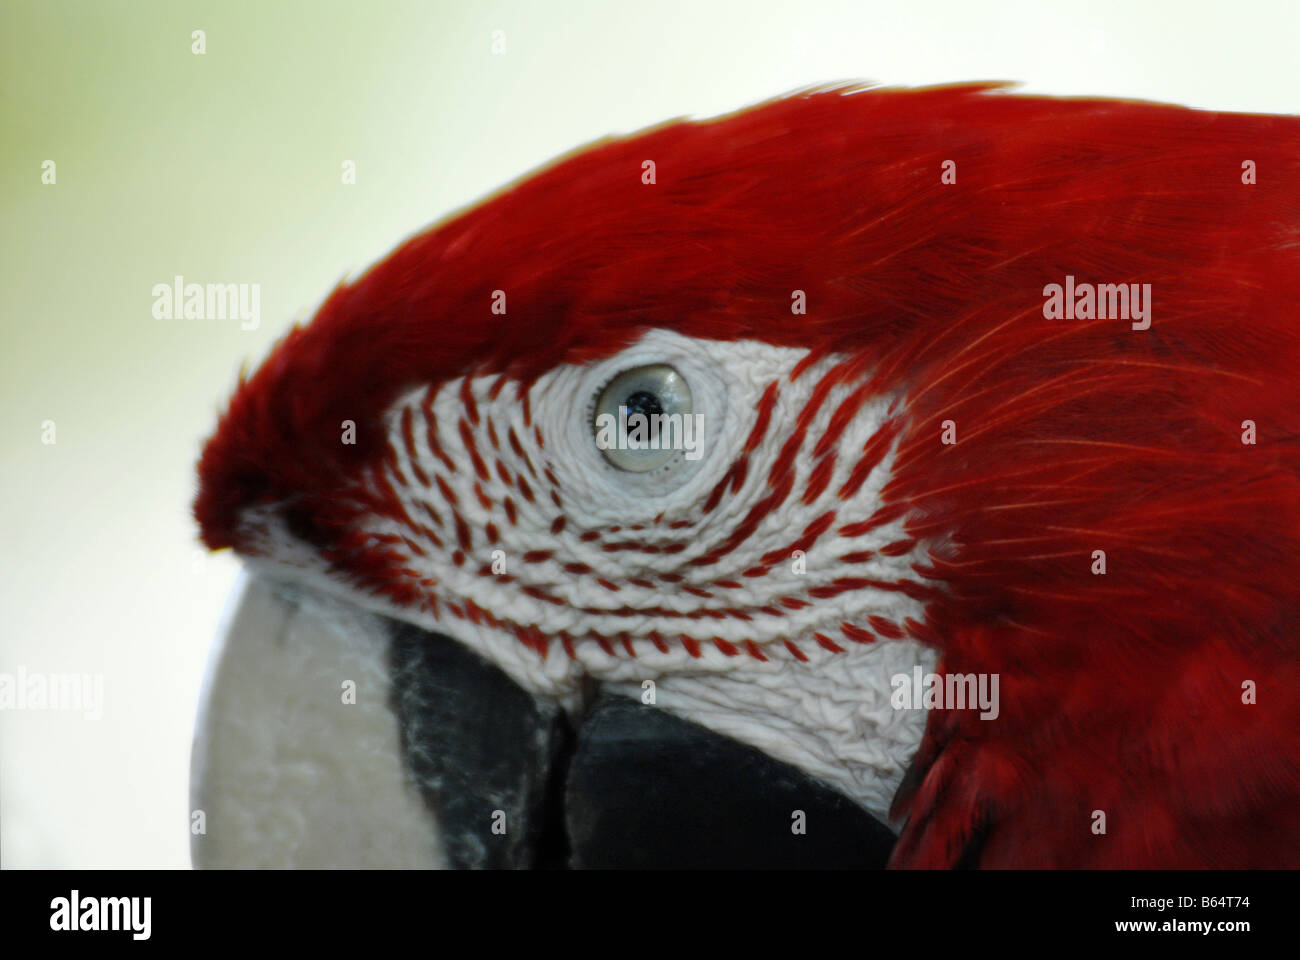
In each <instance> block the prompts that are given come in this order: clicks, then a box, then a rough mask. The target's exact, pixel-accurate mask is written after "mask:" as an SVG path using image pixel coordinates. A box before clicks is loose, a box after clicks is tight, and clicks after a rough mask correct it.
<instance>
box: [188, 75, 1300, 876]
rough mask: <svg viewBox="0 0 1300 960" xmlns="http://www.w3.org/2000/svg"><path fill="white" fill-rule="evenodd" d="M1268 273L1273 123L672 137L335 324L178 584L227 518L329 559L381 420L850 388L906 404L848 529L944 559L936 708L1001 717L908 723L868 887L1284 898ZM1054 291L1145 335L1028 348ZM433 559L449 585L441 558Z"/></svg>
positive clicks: (426, 237)
mask: <svg viewBox="0 0 1300 960" xmlns="http://www.w3.org/2000/svg"><path fill="white" fill-rule="evenodd" d="M645 160H654V161H655V164H656V167H657V183H656V184H655V185H653V186H647V185H643V184H642V183H641V181H640V170H641V164H642V162H643V161H645ZM947 160H952V161H954V162H955V163H956V171H957V182H956V183H955V184H944V183H942V182H941V179H940V173H941V165H942V164H943V163H944V162H945V161H947ZM1246 160H1250V161H1253V162H1254V164H1255V166H1256V168H1257V170H1258V182H1257V183H1255V184H1251V185H1247V184H1243V182H1242V164H1243V161H1246ZM1298 261H1300V121H1298V120H1296V119H1294V118H1289V117H1268V116H1250V115H1240V114H1212V113H1203V112H1197V111H1190V110H1186V109H1182V108H1176V107H1167V106H1158V105H1151V104H1140V103H1131V102H1113V101H1097V100H1054V99H1047V98H1034V97H1015V96H1009V95H1006V94H1003V93H999V92H996V91H994V90H992V89H990V88H989V87H987V86H971V87H963V88H942V89H927V90H917V91H884V90H882V91H865V92H864V91H857V92H852V93H845V92H841V91H831V92H820V93H814V94H808V95H801V96H796V97H792V98H788V99H784V100H779V101H776V102H773V103H769V104H765V105H763V106H760V107H757V108H754V109H752V110H748V111H745V112H742V113H739V114H736V115H733V116H729V117H725V118H721V119H718V120H712V121H707V122H701V123H674V124H670V125H667V126H664V127H661V128H658V129H656V130H653V131H651V132H649V133H646V134H643V135H641V136H638V137H635V138H632V139H628V140H621V141H617V142H612V143H606V144H602V145H599V146H596V147H594V148H592V149H590V150H588V151H586V152H584V153H581V154H579V155H577V156H575V157H573V158H571V159H568V160H565V161H564V162H562V163H559V164H557V165H556V166H554V167H552V168H550V169H548V170H546V171H545V172H543V173H541V174H539V175H537V176H535V177H533V178H531V179H528V180H525V181H523V182H522V183H520V184H518V185H516V186H514V187H512V188H511V189H510V190H508V191H507V192H505V193H503V194H502V195H500V196H498V197H497V198H495V199H493V200H491V201H490V202H488V203H486V204H484V205H482V206H480V207H478V208H476V209H474V210H472V211H470V212H469V213H466V214H464V215H463V216H460V217H458V218H456V219H454V220H452V221H450V222H449V223H447V224H445V225H442V226H439V227H436V228H434V229H432V230H430V231H429V232H427V233H425V234H422V235H420V236H418V237H416V238H414V239H413V240H411V241H409V242H408V243H406V244H405V245H403V246H402V247H401V248H399V249H398V250H397V251H396V252H394V253H393V254H392V255H391V256H390V257H389V258H388V259H387V260H385V261H384V262H382V263H381V264H379V265H378V266H376V267H374V268H373V269H372V270H371V271H369V272H368V273H367V274H366V275H365V276H363V277H362V278H361V279H360V280H358V281H357V282H356V283H354V284H351V285H348V286H344V287H340V288H339V289H338V290H336V291H335V292H334V293H333V294H332V295H331V296H330V298H329V299H328V300H327V301H326V303H325V304H324V305H323V306H322V308H321V310H320V311H319V313H318V315H317V317H316V319H315V320H314V321H313V323H312V324H311V325H310V326H308V327H306V328H303V329H298V330H295V331H293V332H292V333H291V334H290V335H289V336H288V337H287V338H286V339H285V341H284V342H283V343H282V344H280V346H279V347H278V348H277V350H276V351H275V352H274V353H273V355H272V356H271V358H270V359H269V360H268V361H267V362H266V363H265V364H264V365H263V366H262V368H261V369H260V370H259V371H258V372H257V373H256V374H255V375H254V376H253V377H252V378H251V379H250V380H248V381H247V382H245V383H242V384H241V385H240V388H239V389H238V391H237V392H236V395H235V397H234V399H233V400H232V401H231V405H230V409H229V411H228V412H227V414H226V415H225V416H224V417H223V419H222V422H221V425H220V427H219V429H218V431H217V433H216V435H215V436H214V437H213V439H212V440H211V441H210V442H209V444H208V446H207V447H206V449H205V451H204V454H203V458H202V461H201V464H200V490H199V496H198V500H197V503H196V507H195V511H196V515H197V517H198V519H199V522H200V524H201V527H202V530H203V536H204V539H205V541H206V542H207V543H208V545H209V546H211V547H213V548H218V547H224V546H236V547H238V546H239V545H240V542H239V541H240V531H239V524H238V520H239V516H240V513H241V511H243V510H245V509H246V508H248V507H250V506H253V505H257V504H261V503H281V502H284V503H286V506H285V507H284V508H283V510H284V512H285V515H286V517H287V518H288V519H289V521H290V525H291V528H292V529H293V530H294V531H295V532H296V533H298V534H299V535H300V536H302V537H303V538H304V539H305V540H307V541H308V542H311V543H313V544H315V545H316V546H317V547H319V548H320V549H322V550H324V551H330V550H332V551H345V550H346V549H347V548H348V547H349V546H354V545H350V544H349V542H348V537H349V523H350V522H351V520H352V519H353V518H355V516H356V513H357V512H358V511H360V510H367V509H379V508H383V509H391V506H384V505H379V506H378V507H377V506H376V505H374V504H366V503H356V502H351V503H343V502H340V500H339V498H338V497H337V496H336V493H337V491H340V490H343V489H347V488H349V487H350V486H351V485H352V481H353V480H354V479H355V478H356V477H357V476H359V475H361V473H362V471H364V470H367V469H371V468H373V467H374V466H375V465H376V464H377V463H380V462H382V461H383V460H384V458H385V457H386V456H387V453H386V450H385V444H386V442H387V437H386V435H385V432H384V430H383V429H382V427H381V426H380V417H381V415H382V413H383V411H384V410H385V409H387V408H388V406H389V405H390V404H391V403H392V401H393V400H394V399H395V398H396V397H397V396H398V395H399V394H400V393H401V392H402V391H404V390H406V389H408V388H410V387H413V386H416V385H420V384H430V383H432V384H439V383H442V382H445V381H446V380H448V379H451V378H454V377H458V376H462V375H465V374H466V373H468V372H475V373H478V374H492V373H503V374H508V375H509V376H510V377H511V378H512V379H515V380H517V381H519V382H520V383H522V384H527V383H530V382H531V381H532V380H533V379H534V378H536V377H537V376H539V375H540V374H541V373H543V372H545V371H546V370H548V369H551V368H552V367H554V366H556V365H557V364H561V363H581V362H586V361H592V360H596V359H599V358H603V357H607V356H609V355H611V354H612V353H614V352H616V351H617V350H618V349H620V348H621V347H623V346H624V345H626V344H627V343H628V342H630V341H631V340H633V339H635V338H636V337H637V336H638V334H639V333H640V332H641V331H642V330H644V329H646V328H651V327H663V328H667V329H672V330H676V331H678V332H680V333H683V334H686V335H689V336H693V337H700V338H713V339H723V340H733V339H742V338H751V339H757V340H761V341H765V342H768V343H772V344H776V345H781V346H792V347H803V348H807V349H810V350H811V351H812V357H810V361H809V362H811V360H812V359H813V358H817V357H824V356H828V355H833V354H843V355H846V356H848V357H850V358H857V359H858V360H859V361H860V364H861V367H862V368H864V369H865V368H869V369H870V370H871V371H872V373H871V379H870V381H869V382H868V383H866V384H865V385H862V386H861V389H862V391H863V394H862V395H863V396H864V397H865V396H868V395H870V394H872V393H875V392H883V391H887V390H888V391H892V390H901V391H903V392H904V393H905V396H906V413H907V420H906V423H900V424H895V425H893V426H891V429H898V430H900V431H901V435H900V444H901V446H900V451H899V457H898V460H897V463H896V465H895V470H894V477H893V480H892V482H891V485H890V487H889V488H888V489H887V491H886V500H887V504H886V507H885V509H890V510H895V511H907V512H908V515H909V516H910V517H911V520H910V525H909V531H908V532H909V534H910V535H912V536H913V537H916V538H925V537H939V538H942V539H944V540H945V541H947V542H949V543H951V550H950V551H948V552H947V553H945V554H944V555H942V556H936V557H934V558H933V560H932V568H931V569H929V570H927V571H925V572H926V573H928V574H929V575H931V576H933V577H935V578H938V579H942V580H944V581H946V582H947V584H948V585H949V588H950V594H949V595H948V596H947V597H946V598H945V599H943V600H939V601H935V602H932V603H931V605H930V607H929V611H928V622H927V624H925V625H924V628H925V630H926V634H927V636H928V637H930V639H931V640H932V642H934V643H935V644H936V645H938V646H939V647H940V649H941V651H942V655H943V658H944V668H945V669H946V670H950V671H953V672H958V673H968V672H975V673H980V672H995V673H998V674H999V675H1000V677H1001V701H1002V707H1001V715H1000V716H999V718H998V720H997V721H981V720H979V719H978V714H977V713H975V712H971V713H961V712H936V713H935V714H933V715H932V716H931V718H930V724H929V728H928V732H927V737H926V741H925V743H924V744H923V747H922V750H921V753H920V755H919V757H918V759H917V763H916V765H915V769H914V771H913V774H912V776H911V777H910V778H909V783H908V784H906V785H905V788H904V790H903V791H901V792H900V795H899V798H898V800H897V803H896V811H897V812H898V813H899V814H900V815H905V816H908V817H909V822H908V826H907V829H906V831H905V833H904V835H903V838H902V841H901V842H900V844H899V847H898V849H897V851H896V854H895V860H896V863H898V864H900V865H916V866H929V865H945V864H951V863H954V862H958V861H962V862H976V863H984V864H995V865H996V864H1011V863H1023V862H1038V863H1045V864H1059V865H1094V864H1123V863H1141V864H1171V865H1176V864H1185V865H1215V864H1241V863H1263V864H1284V863H1285V864H1292V865H1295V864H1296V863H1297V861H1300V850H1298V849H1297V845H1298V844H1300V839H1297V838H1300V799H1298V798H1300V733H1298V732H1297V731H1300V698H1297V697H1296V694H1295V691H1296V690H1297V689H1300V656H1297V625H1298V624H1300V617H1298V616H1297V598H1296V583H1297V581H1298V580H1300V577H1298V574H1300V482H1298V479H1297V478H1298V477H1300V406H1298V405H1297V400H1298V399H1300V396H1298V395H1300V390H1298V389H1297V386H1298V384H1297V376H1298V375H1297V371H1298V370H1300V325H1298V324H1297V320H1296V303H1297V302H1298V301H1300V269H1298V267H1300V262H1298ZM1067 275H1070V276H1074V277H1077V278H1079V280H1080V281H1081V282H1099V283H1102V282H1104V283H1129V282H1132V283H1149V284H1151V285H1152V293H1153V295H1152V300H1153V304H1154V307H1153V312H1152V325H1151V328H1150V329H1149V330H1146V331H1134V330H1131V329H1130V327H1129V324H1128V323H1126V322H1117V321H1095V320H1046V319H1044V317H1043V312H1042V307H1043V294H1042V291H1043V287H1044V286H1045V285H1046V284H1049V283H1061V282H1062V281H1063V278H1064V277H1066V276H1067ZM496 289H503V290H506V291H508V295H509V304H510V307H509V309H510V313H509V316H508V317H494V316H492V315H491V314H490V313H489V310H488V306H489V304H490V302H491V294H492V291H493V290H496ZM795 289H800V290H804V291H805V292H806V294H807V299H808V304H809V309H808V315H807V316H806V317H792V316H790V313H789V304H790V295H791V291H792V290H795ZM466 416H467V417H470V416H472V412H471V411H469V410H467V411H466ZM345 419H351V420H354V421H356V423H357V438H358V443H357V444H356V445H355V446H345V445H342V444H340V443H339V442H338V431H339V425H340V423H341V421H343V420H345ZM427 419H428V420H429V426H428V429H429V431H430V439H429V445H430V447H431V448H432V449H433V450H434V451H435V452H436V451H437V450H438V449H439V447H438V446H436V445H435V444H436V437H435V436H434V435H433V432H434V431H436V429H437V427H436V426H434V425H433V424H432V418H431V417H429V418H427ZM1247 419H1250V420H1253V421H1255V423H1256V424H1258V430H1259V442H1258V443H1257V444H1255V445H1250V446H1248V445H1243V444H1242V442H1241V439H1240V437H1241V423H1242V421H1243V420H1247ZM945 420H952V421H954V422H955V424H956V428H957V431H958V442H957V443H956V444H955V445H952V446H945V445H942V444H940V442H939V436H940V429H941V424H942V423H943V421H945ZM418 426H420V425H417V428H418ZM445 426H446V425H444V427H445ZM843 426H844V424H843V423H836V424H835V425H834V427H833V428H835V429H843ZM781 427H782V429H783V430H790V429H794V426H793V425H781ZM450 429H455V427H454V426H452V427H450ZM502 442H503V443H505V444H507V445H511V446H514V445H517V444H518V438H510V437H506V438H502ZM827 448H829V444H827ZM480 452H483V451H480ZM877 452H879V451H877ZM445 465H446V466H447V467H448V469H450V470H453V471H454V470H455V469H456V467H455V466H454V465H453V464H452V463H450V462H448V463H446V464H445ZM487 466H488V463H487V462H485V463H484V468H485V469H486V467H487ZM475 468H476V467H475ZM520 479H521V480H522V475H520ZM523 482H524V483H528V484H529V487H528V489H529V490H530V491H531V490H532V487H533V485H537V486H538V488H539V490H540V489H542V488H544V486H545V485H544V483H541V482H540V481H538V479H537V477H536V476H535V475H534V476H533V477H531V479H529V480H524V481H523ZM521 491H522V487H521ZM802 493H803V491H797V492H796V494H797V495H802ZM725 495H726V494H725V491H723V492H722V493H720V494H719V496H725ZM521 496H523V494H522V492H521ZM452 507H454V504H451V505H449V507H448V513H449V514H450V513H451V508H452ZM447 519H448V520H449V521H450V519H451V518H450V516H449V517H448V518H447ZM855 519H858V518H855ZM412 522H421V523H422V522H424V521H423V519H419V518H414V519H413V521H412ZM434 526H435V527H436V528H437V530H438V531H441V534H440V535H441V537H442V538H443V539H444V540H445V541H447V543H448V546H449V548H453V549H454V544H455V541H456V531H455V527H454V522H453V526H452V527H451V528H448V527H446V526H440V525H437V524H434ZM1097 549H1103V550H1105V551H1106V554H1107V562H1108V572H1107V574H1106V575H1105V576H1093V575H1091V573H1090V572H1089V567H1090V563H1091V555H1092V551H1094V550H1097ZM395 556H398V555H397V554H395ZM395 562H396V561H395ZM838 639H841V638H829V637H825V636H818V637H817V638H815V640H816V642H817V644H818V645H820V646H822V647H825V648H826V649H839V644H838V643H837V642H836V640H838ZM1248 680H1249V681H1253V682H1254V683H1255V684H1257V686H1258V693H1257V699H1258V703H1257V704H1255V705H1244V704H1242V702H1241V700H1242V697H1241V686H1242V683H1243V682H1245V681H1248ZM1097 810H1101V811H1103V812H1105V814H1106V817H1107V820H1108V831H1107V833H1106V834H1104V835H1099V834H1094V833H1093V832H1092V830H1091V826H1092V824H1093V823H1094V822H1095V820H1094V817H1093V813H1094V811H1097Z"/></svg>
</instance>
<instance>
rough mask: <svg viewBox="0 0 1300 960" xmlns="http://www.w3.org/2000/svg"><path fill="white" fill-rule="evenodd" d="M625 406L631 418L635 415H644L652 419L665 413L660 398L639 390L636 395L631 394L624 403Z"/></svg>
mask: <svg viewBox="0 0 1300 960" xmlns="http://www.w3.org/2000/svg"><path fill="white" fill-rule="evenodd" d="M623 406H625V407H627V415H628V416H629V417H630V416H632V414H634V413H642V414H645V415H646V416H647V417H652V416H655V415H657V414H662V413H663V412H664V408H663V405H662V404H661V403H660V402H659V398H658V397H657V396H655V395H654V394H653V393H650V392H648V391H646V390H638V391H637V392H636V393H629V394H628V395H627V399H626V400H624V401H623Z"/></svg>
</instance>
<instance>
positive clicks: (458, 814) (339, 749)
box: [191, 573, 896, 868]
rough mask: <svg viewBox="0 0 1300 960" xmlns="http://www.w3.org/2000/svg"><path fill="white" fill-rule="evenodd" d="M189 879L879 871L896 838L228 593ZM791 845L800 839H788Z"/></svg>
mask: <svg viewBox="0 0 1300 960" xmlns="http://www.w3.org/2000/svg"><path fill="white" fill-rule="evenodd" d="M191 798H192V814H191V824H192V826H191V833H192V842H191V853H192V858H193V862H194V865H195V866H196V867H204V868H209V867H216V868H221V867H267V868H282V867H308V868H310V867H340V868H358V867H361V868H367V867H371V868H373V867H384V868H436V867H453V868H527V867H535V868H564V867H597V868H610V867H614V868H617V867H641V868H683V867H686V868H691V867H703V868H764V867H774V868H792V867H793V868H798V867H817V868H845V867H882V866H884V865H885V863H886V861H887V860H888V857H889V853H890V851H891V850H892V848H893V845H894V842H895V839H896V838H895V836H894V833H893V832H892V831H891V830H890V829H889V828H888V827H887V826H885V825H884V824H882V823H880V822H878V821H877V820H875V819H874V818H873V817H872V816H871V815H870V814H868V813H867V812H866V811H865V810H863V809H862V808H861V807H860V806H859V805H858V804H856V803H854V802H852V801H851V800H849V799H847V798H845V797H844V796H842V795H840V794H839V793H838V792H836V791H835V790H833V789H831V788H830V787H828V786H825V785H823V784H821V783H820V782H818V781H816V780H814V779H812V778H811V777H809V776H808V775H806V774H804V773H803V772H802V771H800V770H798V769H797V768H795V767H792V766H790V765H788V764H785V763H782V762H780V761H777V760H774V759H772V758H771V757H769V756H768V755H767V754H765V753H763V752H762V751H761V750H758V749H756V748H754V747H751V746H748V745H744V744H741V743H738V742H736V741H734V740H731V739H729V738H727V737H725V736H722V735H720V734H718V733H715V732H713V731H710V730H708V729H706V728H704V727H702V726H699V725H696V724H694V723H690V722H688V721H686V720H683V719H680V718H678V717H676V716H673V715H672V714H670V713H668V712H666V711H664V710H662V709H658V708H656V707H655V706H653V705H645V704H642V703H641V702H639V701H637V700H632V699H629V698H627V697H625V696H621V695H613V694H609V693H605V692H602V691H600V690H599V689H594V690H592V691H591V692H590V696H589V698H588V702H587V704H586V706H585V707H584V708H583V710H582V712H581V715H576V716H575V715H570V714H566V713H565V712H564V711H563V710H562V709H561V708H560V707H559V706H558V705H556V704H555V703H553V702H551V701H550V700H548V699H545V698H540V697H535V696H533V695H532V694H530V693H528V692H527V691H525V690H523V689H522V688H521V687H519V686H518V685H517V684H515V683H514V681H513V680H511V679H510V678H509V677H507V676H506V675H505V674H504V673H503V672H502V671H500V670H499V669H498V668H496V667H495V666H493V665H492V664H490V663H488V662H487V661H485V660H483V659H482V658H480V657H478V656H477V655H476V654H474V653H473V652H472V651H470V650H468V649H467V648H465V647H464V646H462V645H461V644H460V643H458V642H456V641H455V640H454V639H452V638H450V637H447V636H443V635H441V634H437V633H431V632H429V631H426V630H423V629H421V628H419V627H416V626H413V625H411V624H408V623H404V622H401V621H397V620H394V619H390V618H388V617H385V616H382V615H379V614H375V613H371V612H367V611H363V610H361V609H359V608H357V607H355V606H352V605H351V604H348V603H347V602H345V601H342V600H338V599H335V598H332V597H328V596H325V595H324V594H321V593H317V592H316V591H313V590H311V589H308V588H304V587H302V586H299V585H291V584H287V583H281V582H278V581H274V580H271V579H268V578H266V577H264V576H262V575H254V574H248V573H245V574H243V575H241V579H240V582H239V583H238V585H237V587H236V590H235V594H234V596H233V598H232V605H231V607H230V609H229V611H228V613H227V616H226V618H225V622H224V623H223V625H222V628H221V634H220V636H219V638H218V642H217V644H216V647H215V649H214V652H213V657H212V660H211V663H210V666H209V670H208V676H207V679H206V682H205V685H204V692H203V696H202V702H201V705H200V711H199V719H198V726H197V730H196V733H195V740H194V752H193V758H192V766H191ZM800 825H801V826H802V829H799V826H800Z"/></svg>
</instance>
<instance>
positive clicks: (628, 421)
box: [591, 363, 694, 473]
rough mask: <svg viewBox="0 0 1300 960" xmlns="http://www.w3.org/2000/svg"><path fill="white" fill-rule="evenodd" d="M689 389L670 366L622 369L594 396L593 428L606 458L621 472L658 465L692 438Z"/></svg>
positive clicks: (656, 365) (669, 458) (597, 442)
mask: <svg viewBox="0 0 1300 960" xmlns="http://www.w3.org/2000/svg"><path fill="white" fill-rule="evenodd" d="M691 413H692V409H691V388H690V387H689V386H687V385H686V381H685V380H684V379H683V378H682V375H681V374H680V373H678V372H677V371H676V370H674V369H673V368H672V367H670V366H668V365H666V364H662V363H657V364H651V365H650V366H645V367H636V368H634V369H632V370H625V371H623V372H622V373H620V374H619V375H618V376H616V377H615V378H614V379H613V380H611V381H610V382H609V383H608V384H607V385H606V386H605V389H603V390H602V391H601V392H600V396H599V397H597V399H596V407H595V411H594V414H593V416H592V424H591V427H592V432H593V433H594V434H595V437H596V446H597V447H598V448H599V449H600V452H601V454H603V455H604V457H605V459H606V460H608V461H609V462H610V463H611V464H613V465H614V466H615V467H617V468H618V469H620V470H627V471H630V472H632V473H645V472H646V471H647V470H653V469H655V468H656V467H661V466H663V465H664V464H665V463H667V462H668V461H670V460H672V459H673V457H674V455H675V454H676V453H677V452H678V451H680V450H682V449H684V445H686V444H688V443H689V442H690V439H691V437H692V436H693V434H692V433H688V432H687V431H691V430H692V428H693V427H694V424H693V423H687V422H686V421H687V419H688V418H689V417H690V416H691Z"/></svg>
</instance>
